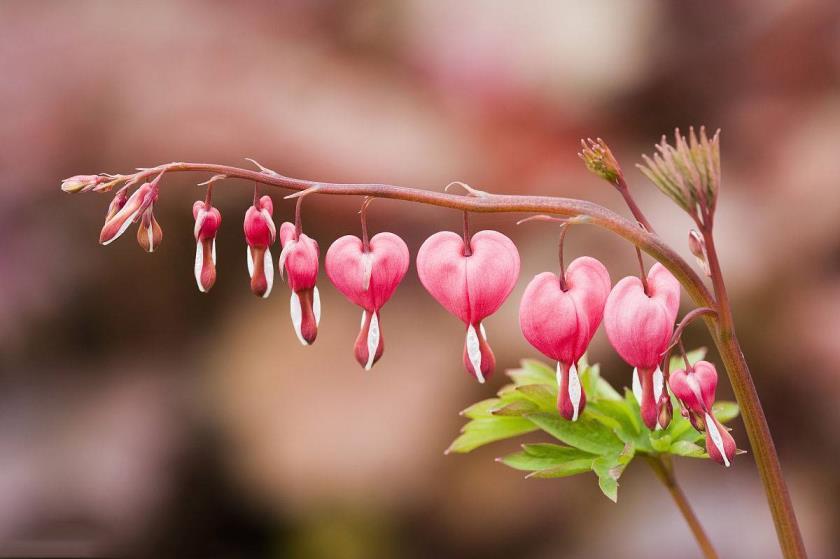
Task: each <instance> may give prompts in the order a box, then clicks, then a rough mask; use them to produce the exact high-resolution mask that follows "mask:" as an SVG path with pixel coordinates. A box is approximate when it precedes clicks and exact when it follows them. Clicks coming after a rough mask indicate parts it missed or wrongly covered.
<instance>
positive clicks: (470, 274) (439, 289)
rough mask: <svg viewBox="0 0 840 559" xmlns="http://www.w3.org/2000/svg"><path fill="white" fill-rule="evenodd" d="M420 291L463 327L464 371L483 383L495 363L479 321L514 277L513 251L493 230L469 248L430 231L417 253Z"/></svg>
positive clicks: (450, 236)
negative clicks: (436, 302) (426, 294)
mask: <svg viewBox="0 0 840 559" xmlns="http://www.w3.org/2000/svg"><path fill="white" fill-rule="evenodd" d="M417 273H418V275H419V276H420V282H421V283H422V284H423V287H425V288H426V290H427V291H428V292H429V293H430V294H431V295H432V297H434V298H435V299H436V300H437V301H438V303H440V304H441V305H442V306H443V307H444V308H445V309H446V310H447V311H449V312H450V313H451V314H453V315H455V316H456V317H458V318H460V319H461V321H462V322H464V324H465V325H466V327H467V333H466V340H465V343H464V367H465V368H466V370H467V372H468V373H470V374H472V375H474V376H475V377H476V378H477V379H478V381H479V382H482V383H483V382H484V380H485V378H487V377H488V376H489V375H490V374H492V372H493V369H494V368H495V365H496V360H495V357H494V356H493V351H492V350H491V349H490V346H489V345H488V344H487V336H486V334H485V331H484V327H483V325H482V321H483V320H484V319H485V318H487V317H488V316H490V315H491V314H493V313H494V312H496V311H497V310H498V309H499V307H501V306H502V303H504V302H505V299H507V297H508V295H510V292H511V291H512V290H513V288H514V286H515V285H516V280H517V279H518V278H519V252H518V251H517V250H516V245H514V244H513V241H511V240H510V239H508V238H507V237H505V236H504V235H502V234H501V233H499V232H497V231H479V232H478V233H476V234H475V235H473V236H472V238H471V239H470V246H469V250H467V247H466V246H465V244H464V239H463V237H461V236H460V235H457V234H456V233H453V232H451V231H442V232H440V233H435V234H434V235H432V236H431V237H429V238H428V239H426V241H425V242H424V243H423V245H422V246H421V247H420V250H419V251H418V253H417Z"/></svg>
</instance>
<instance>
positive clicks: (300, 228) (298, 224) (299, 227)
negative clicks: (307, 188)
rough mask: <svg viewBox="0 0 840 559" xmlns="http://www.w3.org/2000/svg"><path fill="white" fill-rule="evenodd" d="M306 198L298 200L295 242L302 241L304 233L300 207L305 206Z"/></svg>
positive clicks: (302, 197) (296, 205)
mask: <svg viewBox="0 0 840 559" xmlns="http://www.w3.org/2000/svg"><path fill="white" fill-rule="evenodd" d="M303 199H304V196H301V197H300V198H298V199H297V203H296V204H295V240H297V239H300V234H301V233H302V232H303V222H302V221H301V217H300V206H301V204H303Z"/></svg>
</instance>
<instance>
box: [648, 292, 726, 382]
mask: <svg viewBox="0 0 840 559" xmlns="http://www.w3.org/2000/svg"><path fill="white" fill-rule="evenodd" d="M715 315H717V311H716V310H715V309H713V308H711V307H699V308H696V309H693V310H691V311H689V312H687V313H686V314H685V316H684V317H683V319H682V320H681V321H680V323H679V324H677V327H676V328H675V329H674V334H673V335H672V336H671V343H670V344H668V348H667V349H666V350H665V351H664V352H662V372H663V373H664V374H665V378H666V379H667V378H668V372H669V369H670V365H671V352H672V351H673V350H674V348H675V347H677V344H679V343H680V342H681V340H682V334H683V332H684V331H685V329H686V328H687V327H688V325H689V324H691V323H692V322H693V321H694V320H695V319H696V318H700V317H702V316H715Z"/></svg>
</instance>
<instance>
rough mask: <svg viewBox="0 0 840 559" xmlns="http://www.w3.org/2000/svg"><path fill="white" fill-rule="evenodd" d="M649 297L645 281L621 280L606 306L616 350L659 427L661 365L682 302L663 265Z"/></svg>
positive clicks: (653, 273)
mask: <svg viewBox="0 0 840 559" xmlns="http://www.w3.org/2000/svg"><path fill="white" fill-rule="evenodd" d="M647 283H648V291H649V292H648V293H645V289H644V286H643V285H642V282H641V280H640V279H639V278H637V277H635V276H629V277H626V278H624V279H622V280H621V281H619V282H618V283H617V284H616V285H615V287H613V290H612V292H611V293H610V295H609V297H608V298H607V304H606V306H605V307H604V328H605V330H606V331H607V337H608V338H609V340H610V343H611V344H612V345H613V347H614V348H615V350H616V351H617V352H618V354H619V355H620V356H621V358H622V359H624V360H625V361H626V362H627V363H629V364H630V365H632V366H633V367H635V369H636V370H635V371H633V375H634V377H633V388H634V389H633V393H634V394H635V395H636V399H637V400H638V402H639V405H640V407H641V411H642V419H643V420H644V422H645V425H647V427H648V428H649V429H653V428H655V427H656V422H657V415H658V413H657V401H658V400H659V398H660V397H661V395H662V392H663V390H664V381H663V376H662V371H661V370H660V369H659V361H660V359H661V356H662V353H663V352H664V351H665V349H666V348H667V347H668V343H669V342H670V339H671V334H672V333H673V331H674V320H675V319H676V317H677V311H678V309H679V304H680V284H679V282H678V281H677V279H676V278H675V277H674V276H673V275H672V274H671V272H669V271H668V270H667V269H666V268H665V267H664V266H662V264H659V263H656V264H654V265H653V267H651V269H650V272H649V273H648V276H647Z"/></svg>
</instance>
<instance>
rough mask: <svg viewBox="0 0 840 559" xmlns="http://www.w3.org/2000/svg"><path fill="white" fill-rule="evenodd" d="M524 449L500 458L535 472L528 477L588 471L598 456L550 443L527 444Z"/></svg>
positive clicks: (504, 462) (569, 474)
mask: <svg viewBox="0 0 840 559" xmlns="http://www.w3.org/2000/svg"><path fill="white" fill-rule="evenodd" d="M522 449H523V450H522V451H520V452H515V453H513V454H508V455H507V456H505V457H504V458H500V459H498V460H499V461H500V462H502V463H503V464H505V465H506V466H509V467H511V468H513V469H516V470H523V471H530V472H534V473H533V474H532V475H531V476H528V477H538V478H547V477H566V476H571V475H575V474H579V473H582V472H588V471H589V470H590V469H591V467H592V461H593V460H594V459H595V458H596V457H595V456H594V455H592V454H589V453H588V452H583V451H582V450H578V449H576V448H571V447H568V446H558V445H554V444H548V443H543V444H526V445H522Z"/></svg>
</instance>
